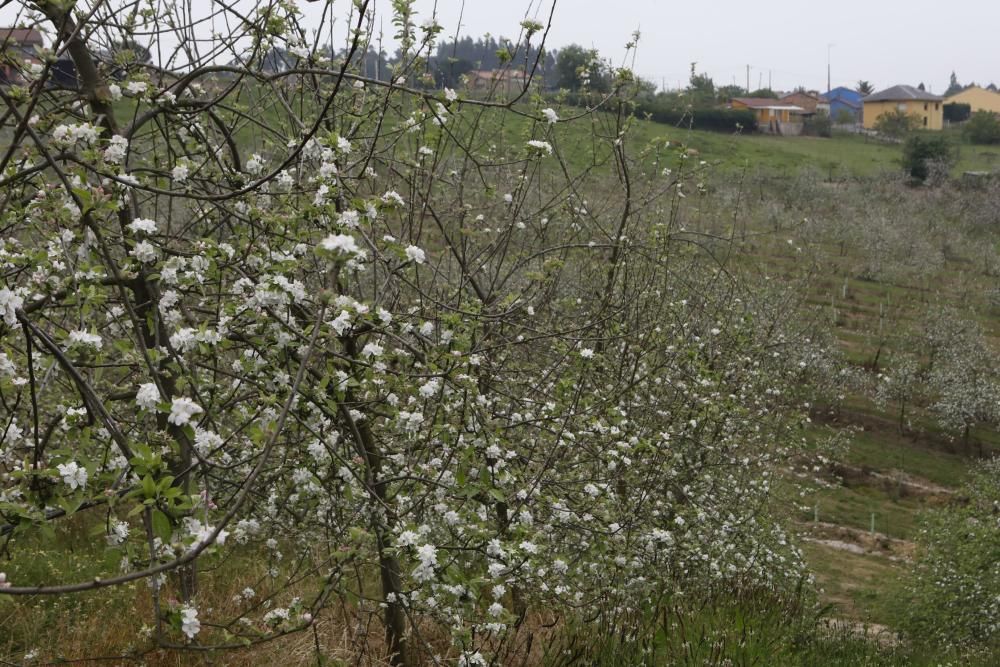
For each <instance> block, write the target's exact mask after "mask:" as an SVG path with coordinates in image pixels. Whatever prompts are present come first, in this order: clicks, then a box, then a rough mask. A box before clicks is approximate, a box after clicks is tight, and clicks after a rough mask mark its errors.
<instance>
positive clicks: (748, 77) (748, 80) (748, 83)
mask: <svg viewBox="0 0 1000 667" xmlns="http://www.w3.org/2000/svg"><path fill="white" fill-rule="evenodd" d="M749 94H750V65H747V95H749Z"/></svg>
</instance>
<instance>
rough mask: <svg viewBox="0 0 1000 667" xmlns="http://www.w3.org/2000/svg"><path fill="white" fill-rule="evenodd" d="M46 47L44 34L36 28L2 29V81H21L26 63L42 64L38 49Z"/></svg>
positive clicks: (0, 29) (0, 76) (0, 31)
mask: <svg viewBox="0 0 1000 667" xmlns="http://www.w3.org/2000/svg"><path fill="white" fill-rule="evenodd" d="M44 45H45V43H44V41H43V40H42V33H41V32H39V31H38V30H35V29H34V28H0V53H2V55H0V81H2V82H5V83H14V82H18V81H21V80H22V77H21V70H22V69H23V68H24V65H25V62H27V63H39V64H40V63H41V62H42V61H41V60H39V59H38V54H37V49H40V48H42V47H43V46H44Z"/></svg>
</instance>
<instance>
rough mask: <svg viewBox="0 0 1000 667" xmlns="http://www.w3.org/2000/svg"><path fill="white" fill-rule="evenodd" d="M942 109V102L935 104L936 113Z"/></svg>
mask: <svg viewBox="0 0 1000 667" xmlns="http://www.w3.org/2000/svg"><path fill="white" fill-rule="evenodd" d="M940 108H941V103H940V102H935V103H934V111H937V110H938V109H940Z"/></svg>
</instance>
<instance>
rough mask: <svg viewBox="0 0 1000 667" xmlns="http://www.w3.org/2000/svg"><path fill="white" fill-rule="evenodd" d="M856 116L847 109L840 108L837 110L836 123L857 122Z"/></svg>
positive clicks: (847, 123) (849, 123)
mask: <svg viewBox="0 0 1000 667" xmlns="http://www.w3.org/2000/svg"><path fill="white" fill-rule="evenodd" d="M857 120H858V119H857V117H855V115H854V114H852V113H851V112H850V111H848V110H847V109H841V110H840V111H838V112H837V124H838V125H851V124H853V123H856V122H857Z"/></svg>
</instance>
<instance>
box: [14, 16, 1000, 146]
mask: <svg viewBox="0 0 1000 667" xmlns="http://www.w3.org/2000/svg"><path fill="white" fill-rule="evenodd" d="M502 44H503V39H502V38H501V39H500V40H499V41H497V40H495V39H494V38H492V37H489V36H486V37H485V38H480V39H478V40H475V41H474V40H472V39H470V38H463V39H461V40H459V41H458V42H455V43H453V44H451V45H441V46H439V47H438V60H440V61H441V62H444V61H445V60H447V61H449V62H450V63H451V64H450V65H448V66H447V67H441V68H439V71H438V72H437V73H436V75H435V76H434V77H433V81H432V82H431V83H430V85H432V86H434V87H437V88H444V87H447V86H452V87H454V88H461V89H464V90H466V91H469V93H471V94H487V93H499V94H507V95H509V94H517V93H518V92H520V91H523V90H526V89H527V88H529V87H533V88H535V89H538V88H544V89H546V90H559V89H567V88H568V89H569V90H573V89H574V86H573V85H572V83H573V82H572V81H569V83H570V85H568V86H567V85H566V84H567V80H566V79H567V77H568V78H570V79H572V78H573V73H572V72H569V73H567V72H568V68H566V67H564V66H563V61H564V60H567V61H568V60H570V59H571V57H572V58H575V59H576V61H577V62H578V63H579V64H583V65H585V68H593V69H590V70H589V71H587V72H585V73H584V74H583V75H578V76H580V77H581V78H586V77H590V78H592V79H594V80H596V79H598V78H599V77H600V76H601V74H602V73H601V71H600V70H599V69H598V68H596V67H595V65H594V63H596V62H597V53H596V51H593V50H590V51H588V50H585V49H582V47H579V46H576V45H570V46H569V47H566V48H565V49H562V50H557V51H550V52H546V53H545V54H544V57H542V58H540V59H539V65H540V70H539V71H540V72H541V74H538V75H536V76H535V77H534V79H530V78H529V77H528V76H527V75H526V74H525V72H524V71H519V70H518V69H515V68H511V67H510V66H509V65H506V66H505V65H503V64H501V63H500V62H499V61H498V60H497V59H496V53H498V52H500V51H502V48H498V47H501V46H502ZM446 47H447V48H450V49H453V51H452V52H453V53H458V51H459V50H462V51H464V52H465V53H467V54H470V55H468V56H467V57H465V58H455V57H448V58H445V57H443V56H442V53H446V50H445V48H446ZM138 48H139V50H142V47H138ZM43 49H44V39H43V35H42V33H41V32H40V31H38V30H36V29H33V28H0V53H2V56H3V57H2V59H0V83H8V84H9V83H16V82H18V81H20V80H21V79H22V73H23V71H24V69H25V68H30V67H34V66H38V65H41V61H40V60H39V57H38V54H39V52H40V51H42V50H43ZM97 55H100V54H99V53H98V54H97ZM105 55H107V56H108V57H107V58H106V61H107V62H109V63H113V62H114V60H115V59H114V57H113V54H110V53H108V54H105ZM144 55H145V57H146V58H148V57H149V54H148V53H146V54H144ZM328 55H332V51H331V53H330V54H328ZM529 55H530V54H529ZM477 56H479V57H480V58H479V60H477V61H475V62H473V60H472V59H473V58H476V57H477ZM588 58H589V59H590V60H589V61H588V60H587V59H588ZM258 60H259V62H258V65H259V67H260V69H261V71H265V72H279V71H286V70H288V69H291V68H293V67H294V66H295V63H296V62H297V57H296V56H295V55H294V54H292V53H290V52H289V51H287V50H284V49H281V48H277V47H275V48H272V49H271V50H270V51H268V52H267V53H265V54H264V55H262V56H260V57H259V59H258ZM456 61H457V65H456ZM234 64H240V63H239V62H237V61H234ZM362 67H363V74H364V75H365V76H370V77H372V78H380V79H384V78H386V76H387V75H388V73H389V72H391V61H390V60H389V59H388V58H387V57H386V55H385V54H384V53H378V54H373V53H368V54H365V56H364V57H363V58H362ZM577 69H581V70H582V69H584V68H580V67H578V68H577ZM605 75H607V73H605ZM698 79H700V80H701V81H702V82H705V81H707V82H708V83H709V85H711V79H709V78H708V77H706V76H704V75H698V74H696V73H695V72H694V67H693V65H692V84H694V83H695V82H696V80H698ZM647 83H648V82H647ZM859 83H860V84H864V85H862V86H858V87H855V88H849V87H846V86H839V87H836V88H832V89H831V90H828V91H827V92H825V93H821V92H820V91H818V90H805V89H798V90H796V91H794V92H791V93H787V94H786V93H774V92H773V91H770V90H763V91H756V92H755V93H751V95H754V94H756V95H760V94H761V93H766V94H767V96H746V97H743V96H733V97H727V98H723V100H722V103H721V104H719V103H718V102H719V100H716V101H715V103H714V106H715V108H722V109H730V110H740V111H745V112H749V113H752V114H753V117H754V119H755V120H756V126H757V127H756V129H757V131H758V132H762V133H768V134H777V135H785V136H798V135H801V134H807V133H809V130H808V128H809V127H810V121H812V120H815V119H816V118H817V117H825V118H828V119H829V120H828V121H827V122H829V123H830V124H831V125H832V127H836V128H838V129H840V130H846V131H851V132H858V133H875V132H877V131H878V129H879V128H880V120H882V119H884V118H885V117H886V116H888V115H895V116H897V117H898V116H905V117H907V122H908V123H909V124H910V125H911V127H910V129H925V130H942V129H944V128H945V127H948V126H949V125H951V124H954V123H961V122H963V121H965V120H968V119H969V118H970V116H971V114H973V113H976V112H988V113H991V114H998V115H1000V92H998V91H997V89H996V87H995V86H993V85H990V86H988V87H986V88H984V87H980V86H977V85H969V86H964V87H962V86H957V85H956V82H955V80H954V77H953V81H952V84H953V85H952V86H951V88H949V92H950V94H947V95H944V96H941V95H935V94H933V93H930V92H927V91H926V90H925V89H924V86H923V84H921V85H919V86H916V87H914V86H911V85H905V84H899V85H894V86H891V87H889V88H886V89H884V90H879V91H874V90H871V89H870V88H869V87H868V84H867V82H859ZM49 85H52V86H55V87H64V88H75V87H76V72H75V67H74V65H73V62H72V60H71V59H70V58H69V57H68V56H67V55H64V56H62V57H60V58H58V59H57V60H56V61H55V62H54V63H51V64H50V73H49ZM728 89H736V90H742V89H739V88H736V87H735V86H725V87H722V88H719V89H718V91H716V92H718V93H720V94H721V93H723V92H724V91H728ZM742 92H744V93H745V92H747V91H745V90H742ZM726 99H728V101H725V100H726ZM710 106H711V105H704V104H702V105H701V106H699V108H700V109H702V110H704V109H705V108H709V107H710Z"/></svg>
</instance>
